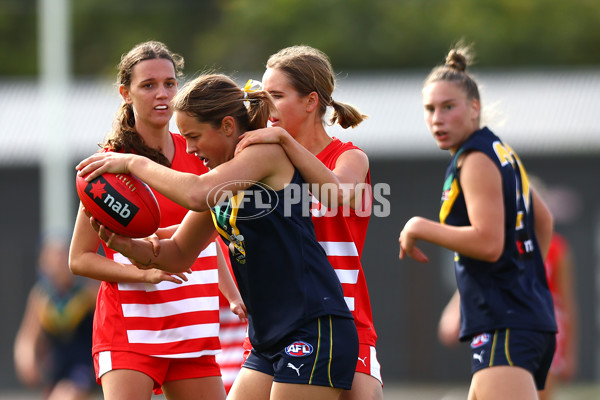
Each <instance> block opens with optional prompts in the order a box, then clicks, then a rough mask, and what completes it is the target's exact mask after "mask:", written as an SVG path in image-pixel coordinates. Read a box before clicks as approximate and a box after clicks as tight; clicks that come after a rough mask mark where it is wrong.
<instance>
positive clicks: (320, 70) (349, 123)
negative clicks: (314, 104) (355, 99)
mask: <svg viewBox="0 0 600 400" xmlns="http://www.w3.org/2000/svg"><path fill="white" fill-rule="evenodd" d="M267 68H272V69H279V70H281V71H282V72H283V73H285V74H286V76H287V78H288V80H289V82H290V84H291V85H292V86H293V87H294V89H295V90H296V91H297V92H298V93H299V94H300V95H301V96H308V95H309V94H310V93H312V92H316V93H317V94H318V96H319V115H320V116H321V118H323V117H324V116H325V112H326V111H327V107H329V106H331V107H333V114H332V116H331V118H330V120H329V122H330V124H331V125H333V124H335V123H336V122H337V123H338V124H339V125H340V126H341V127H342V128H344V129H346V128H348V127H352V128H354V127H355V126H357V125H358V124H360V123H361V122H362V121H363V120H364V119H365V118H367V116H366V115H364V114H362V113H361V112H360V111H359V110H358V109H357V108H355V107H354V106H352V105H350V104H347V103H341V102H337V101H335V100H333V98H332V94H333V90H334V89H335V74H334V73H333V67H332V66H331V62H330V61H329V57H327V55H326V54H325V53H323V52H322V51H320V50H318V49H315V48H313V47H310V46H306V45H299V46H291V47H286V48H284V49H281V50H279V51H278V52H277V53H275V54H273V55H272V56H271V57H269V59H268V60H267Z"/></svg>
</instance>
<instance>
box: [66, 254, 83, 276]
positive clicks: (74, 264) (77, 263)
mask: <svg viewBox="0 0 600 400" xmlns="http://www.w3.org/2000/svg"><path fill="white" fill-rule="evenodd" d="M69 270H70V271H71V273H72V274H73V275H83V271H84V265H83V262H81V257H73V256H69Z"/></svg>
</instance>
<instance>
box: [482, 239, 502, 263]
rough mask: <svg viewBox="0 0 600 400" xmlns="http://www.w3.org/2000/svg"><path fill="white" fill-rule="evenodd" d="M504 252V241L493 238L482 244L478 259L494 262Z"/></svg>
mask: <svg viewBox="0 0 600 400" xmlns="http://www.w3.org/2000/svg"><path fill="white" fill-rule="evenodd" d="M503 252H504V241H503V240H498V239H493V240H490V241H488V243H487V244H486V245H485V246H482V249H481V254H480V259H481V260H482V261H486V262H490V263H494V262H496V261H498V260H499V259H500V257H502V253H503Z"/></svg>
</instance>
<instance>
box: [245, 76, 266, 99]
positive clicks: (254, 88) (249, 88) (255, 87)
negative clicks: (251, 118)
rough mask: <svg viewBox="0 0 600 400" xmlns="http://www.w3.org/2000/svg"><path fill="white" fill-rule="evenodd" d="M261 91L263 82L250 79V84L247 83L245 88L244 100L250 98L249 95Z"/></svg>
mask: <svg viewBox="0 0 600 400" xmlns="http://www.w3.org/2000/svg"><path fill="white" fill-rule="evenodd" d="M259 90H263V84H262V82H261V81H256V80H254V79H248V82H246V85H245V86H244V88H243V91H244V99H245V98H247V97H248V93H254V92H258V91H259Z"/></svg>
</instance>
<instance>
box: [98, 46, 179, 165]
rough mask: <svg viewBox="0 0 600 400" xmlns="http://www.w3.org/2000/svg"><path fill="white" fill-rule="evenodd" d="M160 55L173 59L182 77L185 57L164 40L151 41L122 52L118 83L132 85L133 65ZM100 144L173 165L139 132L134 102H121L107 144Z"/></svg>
mask: <svg viewBox="0 0 600 400" xmlns="http://www.w3.org/2000/svg"><path fill="white" fill-rule="evenodd" d="M157 58H162V59H165V60H169V61H171V62H172V63H173V67H174V68H175V76H177V77H180V76H181V75H182V71H183V64H184V61H183V57H181V56H180V55H179V54H175V53H173V52H171V51H170V50H169V49H168V48H167V46H166V45H165V44H163V43H161V42H157V41H148V42H143V43H140V44H138V45H136V46H135V47H134V48H133V49H131V50H130V51H129V52H128V53H126V54H123V55H122V56H121V62H120V63H119V65H118V69H119V73H118V76H117V84H118V85H125V86H127V87H129V85H131V78H132V75H133V67H135V66H136V65H137V64H138V63H139V62H141V61H145V60H153V59H157ZM100 146H101V147H102V148H104V149H109V150H113V151H123V152H126V153H136V154H140V155H142V156H146V157H148V158H149V159H151V160H153V161H156V162H158V163H160V164H163V165H166V166H170V163H169V160H168V159H167V158H166V157H165V155H164V154H162V152H161V151H160V150H158V149H155V148H152V147H150V146H148V145H147V144H146V143H145V142H144V139H143V138H142V137H141V136H140V135H139V133H138V132H137V130H136V128H135V116H134V113H133V107H132V105H131V104H127V103H125V102H123V103H122V104H121V107H120V108H119V110H118V111H117V114H116V115H115V120H114V123H113V128H112V131H111V132H110V133H109V135H108V136H107V138H106V140H105V142H104V144H101V145H100Z"/></svg>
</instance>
